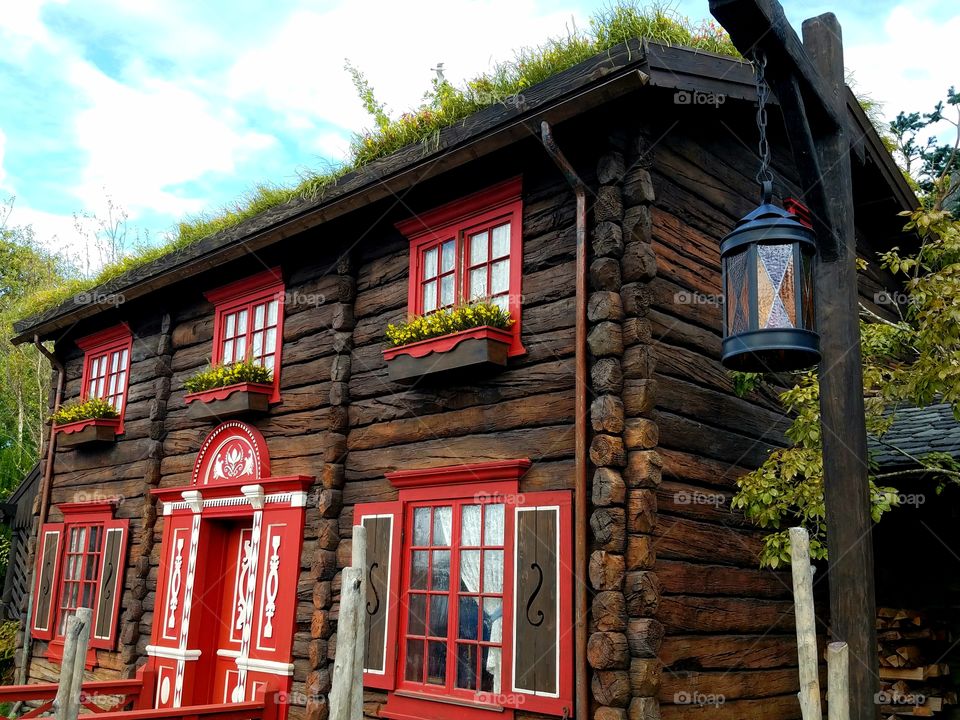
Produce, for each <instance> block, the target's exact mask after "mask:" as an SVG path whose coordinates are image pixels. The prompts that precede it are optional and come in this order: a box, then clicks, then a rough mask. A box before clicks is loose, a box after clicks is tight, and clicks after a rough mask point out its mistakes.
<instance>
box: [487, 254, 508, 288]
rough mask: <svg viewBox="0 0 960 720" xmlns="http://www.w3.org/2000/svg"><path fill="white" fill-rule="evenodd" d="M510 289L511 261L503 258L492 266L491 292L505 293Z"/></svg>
mask: <svg viewBox="0 0 960 720" xmlns="http://www.w3.org/2000/svg"><path fill="white" fill-rule="evenodd" d="M509 289H510V261H509V260H501V261H500V262H495V263H494V264H493V265H491V266H490V294H491V295H496V294H497V293H504V292H507V291H508V290H509Z"/></svg>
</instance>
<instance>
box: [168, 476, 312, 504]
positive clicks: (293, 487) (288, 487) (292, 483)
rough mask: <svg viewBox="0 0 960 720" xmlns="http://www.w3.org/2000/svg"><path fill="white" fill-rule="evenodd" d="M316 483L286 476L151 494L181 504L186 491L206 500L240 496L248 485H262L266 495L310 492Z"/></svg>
mask: <svg viewBox="0 0 960 720" xmlns="http://www.w3.org/2000/svg"><path fill="white" fill-rule="evenodd" d="M314 482H316V478H315V477H313V476H312V475H284V476H281V477H264V478H260V479H259V480H256V481H254V482H247V481H243V482H237V483H217V484H216V485H199V486H197V485H177V486H175V487H166V488H154V489H153V490H151V491H150V494H151V495H153V496H154V497H156V498H157V499H158V500H160V501H161V502H180V501H181V500H183V493H184V491H186V490H193V489H195V488H199V490H200V494H201V495H202V496H203V497H204V499H211V500H212V499H217V498H225V497H233V496H236V495H239V494H240V493H241V492H242V491H241V488H243V487H244V486H246V485H260V486H261V487H263V492H264V493H266V494H268V495H269V494H270V493H280V492H287V491H297V492H299V491H304V490H309V489H310V486H311V485H313V483H314Z"/></svg>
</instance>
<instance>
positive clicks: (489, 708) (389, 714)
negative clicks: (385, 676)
mask: <svg viewBox="0 0 960 720" xmlns="http://www.w3.org/2000/svg"><path fill="white" fill-rule="evenodd" d="M380 715H381V717H385V718H390V719H391V720H423V718H431V720H492V719H493V718H496V719H497V720H513V708H504V707H502V706H500V705H484V704H482V703H473V702H469V701H465V700H458V699H456V698H452V697H449V696H447V695H436V696H434V695H428V694H426V693H423V694H421V693H413V692H404V691H395V692H391V693H388V694H387V703H386V705H384V706H383V707H382V708H381V709H380Z"/></svg>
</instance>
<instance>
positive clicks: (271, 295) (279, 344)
mask: <svg viewBox="0 0 960 720" xmlns="http://www.w3.org/2000/svg"><path fill="white" fill-rule="evenodd" d="M285 290H286V288H285V286H284V282H283V276H282V275H281V272H280V268H279V267H275V268H271V269H270V270H266V271H264V272H262V273H257V274H256V275H253V276H251V277H248V278H244V279H243V280H238V281H236V282H233V283H230V284H229V285H224V286H222V287H219V288H217V289H215V290H210V291H209V292H206V293H204V297H206V298H207V300H209V301H210V302H212V303H213V305H214V326H213V351H212V353H211V363H212V364H213V365H219V364H221V363H223V362H224V345H225V343H227V342H229V341H231V340H233V341H234V343H235V342H236V340H237V339H239V338H241V337H242V338H243V345H244V357H245V358H249V359H253V360H257V359H260V360H261V361H262V360H263V358H265V357H269V356H270V355H272V356H273V393H272V394H271V395H270V402H271V403H276V402H280V369H281V355H282V351H283V316H284V298H285ZM271 301H276V303H277V317H276V322H275V323H273V324H271V321H270V319H269V312H268V309H267V308H268V306H269V303H270V302H271ZM258 307H263V308H264V311H263V313H264V325H263V327H262V328H260V327H255V319H256V313H257V308H258ZM241 313H246V315H245V318H246V319H245V323H244V330H243V331H242V332H240V331H239V330H238V325H239V319H237V320H235V321H234V325H233V332H232V333H231V334H229V335H228V332H229V319H230V317H231V316H233V317H234V318H236V317H237V316H238V315H239V314H241ZM270 330H273V331H274V346H273V351H272V353H270V352H261V353H260V354H255V353H254V340H255V336H256V335H257V334H261V333H262V337H263V340H262V341H261V349H263V348H264V343H265V342H266V337H267V335H268V333H269V331H270ZM236 361H237V359H236V356H235V355H234V356H233V357H232V358H231V359H230V360H228V362H236ZM258 364H261V365H262V364H263V362H259V363H258Z"/></svg>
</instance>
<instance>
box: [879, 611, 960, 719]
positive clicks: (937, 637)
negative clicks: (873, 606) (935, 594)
mask: <svg viewBox="0 0 960 720" xmlns="http://www.w3.org/2000/svg"><path fill="white" fill-rule="evenodd" d="M949 640H950V634H949V632H948V631H947V629H946V628H945V627H944V626H943V625H942V624H941V623H937V622H933V621H931V620H930V618H928V617H926V616H925V615H924V614H923V613H921V612H918V611H916V610H909V609H906V608H879V609H878V610H877V645H878V650H879V654H880V694H879V696H878V697H877V702H878V703H879V704H880V706H881V712H882V713H883V718H884V720H897V718H899V717H903V716H909V717H932V716H933V715H934V714H936V713H939V712H940V711H941V710H944V709H945V707H946V706H947V705H950V704H956V702H957V696H956V693H955V692H954V691H952V690H950V689H949V688H950V682H949V681H950V678H949V668H948V667H947V665H946V664H945V663H943V662H940V659H941V657H942V655H943V652H944V651H945V650H946V649H947V648H948V647H949Z"/></svg>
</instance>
